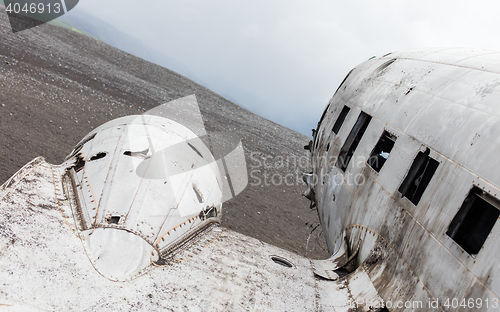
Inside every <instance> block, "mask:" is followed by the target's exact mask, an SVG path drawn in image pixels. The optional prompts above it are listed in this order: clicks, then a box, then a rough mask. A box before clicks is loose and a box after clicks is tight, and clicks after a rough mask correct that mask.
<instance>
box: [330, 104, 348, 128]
mask: <svg viewBox="0 0 500 312" xmlns="http://www.w3.org/2000/svg"><path fill="white" fill-rule="evenodd" d="M350 110H351V109H350V108H349V107H347V106H345V105H344V108H342V111H341V112H340V115H339V117H338V118H337V121H335V124H334V125H333V128H332V131H333V132H334V133H335V134H337V133H339V130H340V127H342V124H343V123H344V121H345V118H346V117H347V114H348V113H349V111H350Z"/></svg>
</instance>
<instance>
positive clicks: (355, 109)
mask: <svg viewBox="0 0 500 312" xmlns="http://www.w3.org/2000/svg"><path fill="white" fill-rule="evenodd" d="M499 68H500V53H495V52H488V51H476V50H472V51H471V50H463V49H434V50H419V51H409V52H404V53H392V54H390V55H388V56H385V57H380V58H373V59H370V60H368V61H367V62H365V63H363V64H361V65H359V66H358V67H356V68H354V69H353V70H352V71H351V73H350V74H349V75H348V77H347V78H346V79H345V81H344V82H343V84H342V85H341V86H340V87H339V89H338V90H337V92H336V93H335V95H334V96H333V97H332V99H331V100H330V102H329V103H328V105H327V108H326V110H325V112H324V114H323V118H322V120H321V121H320V122H319V124H318V128H317V129H316V132H315V133H316V135H315V138H314V142H313V144H312V146H313V147H315V148H313V149H312V150H311V153H312V163H313V176H315V177H316V179H313V180H315V181H317V183H316V184H314V185H311V187H312V188H313V191H314V192H315V194H316V197H315V201H316V205H317V207H318V215H319V217H320V221H321V225H322V226H323V229H324V231H325V233H326V240H327V245H328V249H329V252H330V254H332V255H334V254H338V253H339V252H342V244H343V242H344V240H347V241H348V244H349V247H350V248H349V249H350V250H355V249H356V246H359V249H358V256H357V265H358V266H363V267H364V269H365V270H366V272H367V273H368V275H369V276H370V279H371V281H372V283H373V284H374V286H375V288H376V289H377V291H378V292H379V294H380V296H381V297H382V298H383V299H384V300H385V301H386V302H392V303H394V302H399V301H401V302H405V303H406V302H422V303H423V308H424V309H425V310H433V309H434V310H437V311H440V310H443V311H457V310H458V309H459V308H460V306H456V305H454V304H452V301H453V300H454V301H453V302H457V300H458V302H464V301H463V300H464V299H465V302H469V300H470V299H472V300H474V304H473V305H474V307H473V308H474V310H484V311H486V310H488V309H492V308H495V307H494V303H495V302H497V303H498V300H499V297H500V281H499V278H498V277H496V275H499V274H500V266H499V265H498V260H497V259H498V258H499V256H500V250H499V249H498V248H497V246H498V243H499V235H500V222H497V224H496V225H495V226H494V227H493V229H492V232H491V233H490V235H489V237H488V238H487V240H486V242H485V243H484V245H483V248H482V249H481V251H480V252H479V253H478V254H477V255H469V254H468V253H467V252H465V251H464V250H463V249H462V248H461V247H460V246H459V245H458V244H457V243H456V242H455V241H454V240H453V239H452V238H450V237H449V236H448V235H446V231H447V229H448V227H449V225H450V222H451V221H452V219H453V217H454V216H455V215H456V214H457V211H458V210H459V209H460V207H461V205H462V203H463V202H464V199H465V198H466V196H467V194H468V192H469V190H470V189H471V188H472V186H473V185H475V186H478V187H479V188H483V187H484V190H485V192H487V193H488V194H490V195H491V196H494V197H497V198H498V195H500V189H499V186H500V172H499V169H498V168H500V166H498V165H499V164H498V163H499V160H498V149H499V146H500V117H499V116H500V114H499V113H500V105H499V104H498V98H499V96H500V87H499V86H498V83H497V81H498V80H499V79H500V70H499ZM344 106H348V107H349V108H350V111H349V113H348V115H347V117H346V119H345V121H344V123H343V125H342V126H341V127H340V130H339V131H338V133H337V134H335V133H334V132H333V131H332V127H333V125H334V123H335V121H336V119H337V118H338V116H339V114H340V112H341V111H342V108H343V107H344ZM361 112H365V113H367V114H368V115H370V116H371V117H372V120H371V121H370V124H369V125H368V127H367V129H366V132H365V133H364V135H363V137H362V138H361V141H360V143H359V145H358V146H357V148H356V149H355V151H354V154H353V156H352V159H351V160H350V162H349V165H348V167H347V169H346V170H345V172H344V171H342V170H341V169H340V168H338V167H337V166H335V163H336V157H337V156H338V155H339V153H340V149H341V147H342V145H343V144H344V142H345V141H346V138H347V137H348V135H349V133H350V131H351V129H352V128H353V126H354V123H355V122H356V120H357V118H358V116H359V114H360V113H361ZM384 131H388V132H390V133H391V134H394V135H395V136H396V137H397V139H396V142H395V145H394V148H393V149H392V151H391V152H390V155H389V157H388V159H387V161H386V162H385V164H384V165H383V167H382V169H381V170H380V172H378V173H377V172H376V171H375V170H373V169H372V168H371V167H370V166H369V165H368V164H367V159H368V157H370V154H371V152H372V150H373V149H374V147H375V145H376V144H377V141H378V140H379V138H380V137H381V135H382V133H383V132H384ZM426 148H429V149H430V157H431V158H433V159H434V160H436V161H437V162H439V165H438V168H437V170H436V172H435V173H434V175H433V177H432V179H431V180H430V182H429V184H428V185H427V188H426V189H425V191H424V193H423V195H422V197H421V200H420V201H419V202H418V204H417V205H415V204H413V203H412V202H411V201H410V200H408V199H407V198H405V197H403V196H402V194H401V193H400V192H399V190H398V188H399V187H400V185H401V183H402V182H403V180H404V179H405V177H406V175H407V173H408V170H409V169H410V167H411V165H412V162H413V160H414V158H415V156H416V155H417V154H418V152H419V151H422V152H423V151H425V150H426ZM333 198H335V200H333ZM446 300H448V303H449V304H447V301H446ZM436 301H437V302H438V305H437V306H436V305H435V304H434V303H435V302H436ZM479 303H482V304H483V305H482V306H481V307H480V306H479ZM486 303H488V304H486ZM487 305H489V308H488V307H486V306H487ZM496 306H498V305H496ZM387 307H388V308H389V310H390V311H402V310H405V309H408V308H407V307H402V308H401V307H398V306H392V308H391V307H389V305H387ZM469 308H471V306H469ZM463 309H464V307H463V306H462V309H461V310H463ZM408 310H412V309H408Z"/></svg>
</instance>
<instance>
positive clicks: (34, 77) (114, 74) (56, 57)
mask: <svg viewBox="0 0 500 312" xmlns="http://www.w3.org/2000/svg"><path fill="white" fill-rule="evenodd" d="M0 88H1V92H0V130H1V133H2V136H1V137H0V184H1V183H3V182H5V181H6V180H7V179H8V178H9V177H10V176H11V175H13V174H14V173H15V172H16V171H17V170H18V169H19V168H21V167H22V166H23V165H24V164H26V163H27V162H29V161H30V160H32V159H33V158H35V157H37V156H44V157H45V159H46V160H47V161H48V162H50V163H53V164H60V163H62V162H63V160H64V158H65V157H66V155H68V154H69V153H70V152H71V150H72V149H73V146H74V145H75V144H76V143H78V142H79V141H80V140H81V139H82V138H83V137H84V136H85V135H86V134H87V133H88V132H90V131H91V130H92V129H93V128H95V127H98V126H99V125H101V124H103V123H105V122H107V121H109V120H112V119H115V118H118V117H121V116H125V115H131V114H140V113H142V112H144V111H147V110H149V109H151V108H154V107H156V106H158V105H160V104H163V103H165V102H168V101H171V100H174V99H178V98H181V97H184V96H188V95H191V94H195V95H196V98H197V100H198V103H199V105H200V109H201V111H202V115H203V118H204V122H205V126H206V128H207V130H208V131H220V132H232V133H236V134H238V135H239V136H240V137H241V138H242V142H243V146H244V148H245V154H246V157H247V166H248V170H249V174H250V177H249V183H250V184H249V185H248V186H247V188H246V189H245V190H244V191H243V192H242V193H241V194H239V195H238V196H237V197H236V198H234V199H232V200H230V201H229V202H227V203H225V204H224V205H223V213H224V214H223V225H224V226H225V227H228V228H230V229H233V230H235V231H238V232H240V233H243V234H246V235H249V236H253V237H256V238H258V239H260V240H262V241H264V242H267V243H270V244H273V245H276V246H279V247H281V248H284V249H287V250H290V251H294V252H296V253H298V254H301V255H307V256H308V257H311V258H318V259H319V258H322V259H324V258H326V257H328V254H327V253H326V252H325V251H324V250H323V249H322V247H321V246H325V243H324V238H323V236H322V235H319V234H320V233H321V228H320V227H319V228H318V229H317V230H316V231H315V232H313V234H312V235H311V237H310V241H309V244H308V245H307V246H308V247H307V248H306V244H307V240H308V237H309V234H310V233H311V230H312V227H311V224H312V226H313V227H314V226H315V225H317V224H318V216H317V212H316V210H311V209H309V201H308V200H307V199H306V198H304V197H303V196H301V194H302V192H303V191H304V189H305V185H304V184H303V183H302V181H301V179H300V175H299V174H298V172H299V171H306V170H307V165H308V164H306V163H307V162H308V159H309V157H308V153H307V152H306V151H304V150H303V146H304V145H306V144H307V143H308V141H309V138H307V137H306V136H304V135H301V134H299V133H297V132H294V131H292V130H290V129H287V128H285V127H282V126H280V125H277V124H275V123H273V122H271V121H269V120H267V119H264V118H262V117H259V116H257V115H255V114H253V113H251V112H249V111H247V110H245V109H243V108H241V107H239V106H237V105H235V104H233V103H231V102H229V101H228V100H226V99H224V98H222V97H221V96H219V95H217V94H215V93H214V92H212V91H210V90H208V89H206V88H204V87H202V86H200V85H198V84H196V83H194V82H192V81H191V80H189V79H187V78H185V77H183V76H181V75H179V74H177V73H174V72H172V71H170V70H168V69H166V68H163V67H160V66H158V65H155V64H152V63H150V62H147V61H144V60H142V59H140V58H137V57H135V56H132V55H130V54H127V53H125V52H123V51H120V50H118V49H115V48H113V47H111V46H109V45H107V44H105V43H102V42H100V41H98V40H95V39H92V38H89V37H86V36H83V35H80V34H78V33H76V32H72V31H69V30H66V29H62V28H58V27H55V26H52V25H47V24H46V25H42V26H39V27H36V28H33V29H30V30H25V31H22V32H19V33H16V34H13V33H12V32H11V28H10V24H9V23H8V18H7V14H6V13H5V10H4V9H0ZM297 158H299V159H301V160H302V166H298V162H296V161H294V159H297ZM263 159H266V161H265V164H264V161H263ZM282 159H284V160H288V162H285V163H284V164H283V161H282ZM294 163H296V164H294ZM264 175H266V176H267V178H266V179H265V180H264ZM285 175H288V176H287V177H288V179H287V184H288V185H285V183H283V180H282V178H281V177H284V176H285ZM273 176H274V183H271V182H270V180H271V178H272V177H273ZM259 181H260V183H258V182H259ZM280 182H281V183H280ZM318 235H319V236H318ZM318 237H319V239H317V238H318ZM315 241H319V242H320V244H321V246H319V245H318V244H317V243H315Z"/></svg>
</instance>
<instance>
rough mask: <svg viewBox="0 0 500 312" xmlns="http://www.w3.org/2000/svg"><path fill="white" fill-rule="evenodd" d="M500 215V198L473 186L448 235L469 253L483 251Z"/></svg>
mask: <svg viewBox="0 0 500 312" xmlns="http://www.w3.org/2000/svg"><path fill="white" fill-rule="evenodd" d="M499 216H500V200H498V199H497V198H496V197H493V196H492V195H490V194H488V193H486V192H485V191H483V190H482V189H480V188H479V187H477V186H475V185H474V186H473V187H472V188H471V189H470V191H469V194H468V195H467V197H466V198H465V200H464V201H463V203H462V206H461V207H460V209H459V210H458V212H457V214H456V215H455V217H454V218H453V220H452V221H451V223H450V225H449V227H448V230H447V231H446V235H448V236H449V237H450V238H451V239H453V241H455V243H457V244H458V245H459V246H460V247H461V248H462V249H463V250H465V251H466V252H467V253H468V254H470V255H472V256H474V255H476V254H478V253H479V251H481V249H482V247H483V245H484V243H485V242H486V239H487V238H488V236H489V234H490V232H491V230H492V229H493V227H494V226H495V223H496V221H497V219H498V217H499Z"/></svg>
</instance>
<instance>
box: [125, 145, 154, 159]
mask: <svg viewBox="0 0 500 312" xmlns="http://www.w3.org/2000/svg"><path fill="white" fill-rule="evenodd" d="M148 152H149V147H148V148H146V149H145V150H143V151H139V152H132V151H125V152H123V155H125V156H130V157H139V158H149V157H148Z"/></svg>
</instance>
